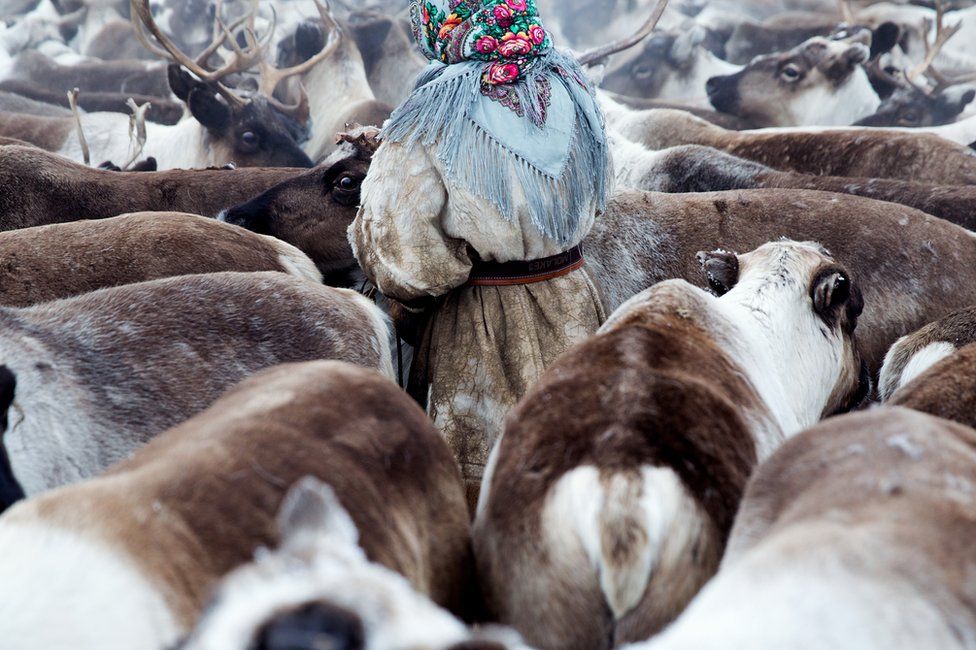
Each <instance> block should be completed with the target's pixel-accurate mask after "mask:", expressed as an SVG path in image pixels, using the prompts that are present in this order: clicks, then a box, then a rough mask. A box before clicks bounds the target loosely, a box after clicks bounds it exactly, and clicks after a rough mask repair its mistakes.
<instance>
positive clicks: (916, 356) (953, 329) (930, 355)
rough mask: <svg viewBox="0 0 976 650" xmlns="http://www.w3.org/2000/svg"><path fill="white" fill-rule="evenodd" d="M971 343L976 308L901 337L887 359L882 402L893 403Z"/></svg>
mask: <svg viewBox="0 0 976 650" xmlns="http://www.w3.org/2000/svg"><path fill="white" fill-rule="evenodd" d="M971 343H976V307H967V308H965V309H960V310H958V311H954V312H953V313H951V314H949V315H947V316H945V317H943V318H940V319H939V320H937V321H934V322H931V323H929V324H927V325H925V327H922V328H920V329H918V330H916V331H915V332H912V333H911V334H908V335H906V336H903V337H901V338H900V339H898V340H897V341H895V343H894V344H893V345H892V346H891V349H890V350H888V354H887V355H885V360H884V365H883V366H882V368H881V377H880V381H879V384H878V389H879V391H878V392H879V394H880V397H881V399H884V400H888V399H890V398H891V397H892V396H893V395H894V394H895V392H896V391H899V390H900V389H901V388H902V387H904V386H905V385H907V384H910V383H911V382H912V381H913V380H914V379H915V378H916V377H918V376H919V375H921V374H923V373H924V372H925V371H926V370H928V369H929V368H931V367H932V366H934V365H935V364H937V363H939V362H940V361H942V360H943V359H945V358H946V357H949V356H952V355H954V354H956V352H957V351H959V350H960V349H961V348H964V347H966V346H968V345H970V344H971ZM960 407H962V405H960Z"/></svg>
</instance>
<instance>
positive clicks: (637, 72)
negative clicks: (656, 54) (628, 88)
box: [634, 65, 654, 79]
mask: <svg viewBox="0 0 976 650" xmlns="http://www.w3.org/2000/svg"><path fill="white" fill-rule="evenodd" d="M653 72H654V69H653V68H652V67H651V66H649V65H639V66H637V67H635V68H634V76H635V77H637V78H638V79H646V78H648V77H650V76H651V74H653Z"/></svg>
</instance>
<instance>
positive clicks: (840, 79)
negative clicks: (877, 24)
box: [706, 30, 881, 126]
mask: <svg viewBox="0 0 976 650" xmlns="http://www.w3.org/2000/svg"><path fill="white" fill-rule="evenodd" d="M862 35H864V36H863V37H862ZM870 36H871V33H870V32H868V31H866V30H865V31H863V32H857V33H856V34H855V35H854V37H852V38H849V39H842V40H832V39H828V38H824V37H821V36H817V37H814V38H811V39H810V40H808V41H806V42H805V43H802V44H800V45H798V46H797V47H795V48H793V49H792V50H789V51H787V52H783V53H781V54H768V55H763V56H760V57H757V58H756V59H754V60H753V61H752V62H750V63H749V64H748V65H747V66H745V68H743V69H742V70H740V71H738V72H736V73H734V74H727V75H723V76H716V77H712V78H711V79H709V80H708V83H707V84H706V89H707V92H708V99H709V101H711V103H712V106H714V107H715V109H716V110H718V111H720V112H723V113H731V114H732V115H737V116H739V117H742V118H745V119H749V120H752V121H754V122H756V123H757V124H759V125H761V126H819V125H822V126H834V125H836V126H846V125H848V124H853V123H854V122H856V121H857V120H860V119H862V118H865V117H868V116H869V115H872V114H873V113H874V112H875V111H877V110H878V106H880V104H881V100H880V98H879V97H878V95H877V93H875V91H874V88H873V87H872V86H871V81H870V80H869V79H868V75H867V72H866V71H865V69H864V66H863V65H862V64H863V63H866V62H867V60H868V58H869V55H870Z"/></svg>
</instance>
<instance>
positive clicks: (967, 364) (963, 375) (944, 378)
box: [887, 341, 976, 427]
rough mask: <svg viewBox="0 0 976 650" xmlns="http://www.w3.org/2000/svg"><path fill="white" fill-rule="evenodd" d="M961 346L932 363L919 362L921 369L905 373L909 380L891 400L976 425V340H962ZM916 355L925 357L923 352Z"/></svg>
mask: <svg viewBox="0 0 976 650" xmlns="http://www.w3.org/2000/svg"><path fill="white" fill-rule="evenodd" d="M959 346H960V347H959V349H958V350H955V351H953V352H951V353H949V354H947V355H946V356H944V357H942V358H941V359H932V363H931V365H927V364H926V365H925V367H924V368H923V367H922V365H921V364H920V365H919V366H917V370H918V371H919V372H918V373H917V374H916V375H915V376H913V377H909V376H908V373H907V372H906V373H903V375H904V376H905V381H903V382H902V383H900V384H899V386H898V388H897V389H896V390H895V391H894V392H893V393H892V394H891V395H890V397H888V399H887V403H888V404H890V405H892V406H904V407H905V408H910V409H914V410H916V411H921V412H923V413H928V414H930V415H935V416H938V417H940V418H945V419H947V420H952V421H953V422H958V423H960V424H965V425H966V426H968V427H973V426H976V344H974V343H968V344H966V343H963V342H961V341H960V342H959ZM936 350H937V348H936ZM916 359H917V360H918V361H919V362H921V361H924V360H925V359H924V357H922V356H921V355H916V356H915V357H913V361H914V360H916ZM914 369H915V368H907V367H906V370H914Z"/></svg>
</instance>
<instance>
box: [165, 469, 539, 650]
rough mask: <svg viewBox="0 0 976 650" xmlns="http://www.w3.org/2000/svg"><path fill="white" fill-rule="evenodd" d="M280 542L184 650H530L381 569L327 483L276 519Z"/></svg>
mask: <svg viewBox="0 0 976 650" xmlns="http://www.w3.org/2000/svg"><path fill="white" fill-rule="evenodd" d="M278 529H279V532H280V538H281V543H280V544H279V547H278V548H277V549H275V550H274V551H268V552H262V553H261V554H259V555H258V557H257V558H256V559H255V561H254V562H252V563H250V564H246V565H244V566H242V567H240V568H238V569H236V570H235V571H233V572H231V573H230V574H229V575H228V576H227V577H226V578H224V579H223V580H222V581H221V583H220V585H219V586H218V588H217V589H216V590H215V595H214V597H213V598H212V600H211V602H210V604H209V606H208V607H207V609H206V610H205V612H204V614H203V616H202V617H201V620H200V622H199V624H198V625H197V626H196V629H195V630H194V632H193V634H192V635H191V636H190V638H189V639H187V641H186V642H185V643H184V644H182V645H180V646H179V650H249V649H251V648H255V647H260V648H279V647H282V644H284V645H285V646H287V647H291V648H294V647H296V646H297V647H302V648H323V647H330V648H384V649H385V650H417V649H418V648H424V649H426V650H528V647H527V646H525V645H524V643H523V642H522V640H521V638H520V637H519V635H518V634H517V633H516V632H515V631H514V630H511V629H507V628H500V627H479V628H477V629H471V628H468V627H467V626H465V625H464V624H463V623H462V622H461V621H460V620H458V619H457V618H455V617H454V616H453V615H452V614H451V613H449V612H447V611H445V610H444V609H442V608H441V607H438V606H437V605H436V604H435V603H434V602H432V601H431V600H430V598H429V597H428V596H426V595H424V594H423V593H421V592H420V591H418V590H417V588H416V586H415V585H412V584H411V581H410V580H408V579H407V578H405V577H404V576H403V575H400V574H399V573H397V572H396V570H391V568H388V566H389V563H387V566H383V564H380V563H378V562H375V561H370V559H369V558H368V557H367V555H366V553H364V552H363V548H362V546H361V544H366V543H367V540H366V539H364V536H363V533H369V531H368V530H367V531H360V530H359V529H358V528H357V526H356V524H355V522H354V520H353V517H351V516H350V513H349V511H348V510H347V509H346V508H344V507H343V506H342V504H341V503H340V502H339V499H338V498H337V497H336V494H335V491H334V490H333V489H332V488H331V487H330V486H329V485H328V484H326V483H322V482H320V481H318V480H316V479H313V478H312V477H306V478H305V479H303V480H302V481H300V482H299V483H297V484H296V485H295V486H294V487H292V488H291V490H290V491H289V494H288V496H287V497H285V500H284V502H283V504H282V507H281V511H280V513H279V514H278Z"/></svg>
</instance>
